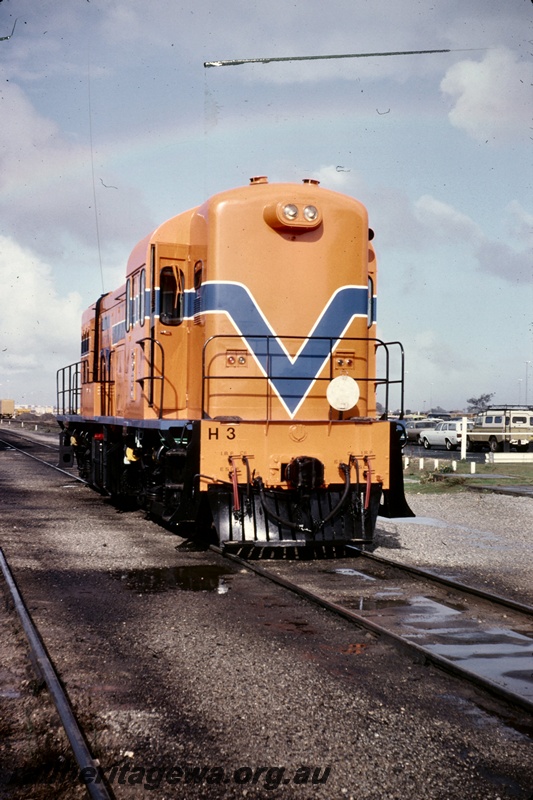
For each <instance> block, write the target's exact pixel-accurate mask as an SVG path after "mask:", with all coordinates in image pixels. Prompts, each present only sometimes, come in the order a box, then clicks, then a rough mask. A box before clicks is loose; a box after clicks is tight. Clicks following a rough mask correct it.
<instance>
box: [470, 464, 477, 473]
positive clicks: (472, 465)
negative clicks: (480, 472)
mask: <svg viewBox="0 0 533 800" xmlns="http://www.w3.org/2000/svg"><path fill="white" fill-rule="evenodd" d="M475 473H476V462H475V461H471V462H470V474H471V475H475Z"/></svg>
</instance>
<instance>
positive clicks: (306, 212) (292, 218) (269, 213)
mask: <svg viewBox="0 0 533 800" xmlns="http://www.w3.org/2000/svg"><path fill="white" fill-rule="evenodd" d="M264 218H265V221H266V222H267V223H268V224H269V225H270V227H271V228H277V229H280V228H293V229H294V228H300V229H301V230H309V229H312V228H317V227H318V226H319V225H320V223H321V222H322V214H321V213H320V211H319V209H318V208H317V207H316V206H314V205H312V204H311V203H284V202H281V203H273V204H272V205H268V206H266V208H265V210H264Z"/></svg>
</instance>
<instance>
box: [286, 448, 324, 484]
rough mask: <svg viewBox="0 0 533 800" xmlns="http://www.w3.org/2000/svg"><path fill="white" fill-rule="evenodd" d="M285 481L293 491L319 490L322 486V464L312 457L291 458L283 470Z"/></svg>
mask: <svg viewBox="0 0 533 800" xmlns="http://www.w3.org/2000/svg"><path fill="white" fill-rule="evenodd" d="M285 480H286V481H287V483H288V484H290V486H291V487H292V488H293V489H320V487H321V486H323V485H324V464H323V463H322V462H321V461H320V460H319V459H318V458H313V457H312V456H298V458H293V459H292V461H290V462H289V463H288V464H287V466H286V468H285Z"/></svg>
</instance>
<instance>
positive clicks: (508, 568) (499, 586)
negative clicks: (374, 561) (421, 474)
mask: <svg viewBox="0 0 533 800" xmlns="http://www.w3.org/2000/svg"><path fill="white" fill-rule="evenodd" d="M408 499H409V504H410V506H411V508H412V510H413V511H414V513H415V514H416V518H415V519H410V518H406V519H401V520H399V519H394V520H388V519H384V518H381V517H380V518H379V520H378V527H377V532H376V539H375V541H376V545H377V546H376V550H375V552H376V554H377V555H380V554H381V555H384V556H387V558H395V559H397V560H398V561H401V562H403V563H409V564H414V565H416V566H419V567H425V568H431V569H438V571H440V572H443V573H445V574H446V575H449V576H450V577H454V578H456V579H457V580H463V581H464V582H465V583H472V584H473V585H475V586H478V587H481V588H485V589H488V590H489V591H493V592H496V593H500V594H503V595H505V596H506V597H512V598H513V599H515V600H519V601H520V602H522V603H528V604H529V605H532V606H533V498H532V497H509V496H507V495H499V494H490V493H485V492H483V493H478V492H461V493H450V494H410V495H409V498H408ZM443 568H444V569H443Z"/></svg>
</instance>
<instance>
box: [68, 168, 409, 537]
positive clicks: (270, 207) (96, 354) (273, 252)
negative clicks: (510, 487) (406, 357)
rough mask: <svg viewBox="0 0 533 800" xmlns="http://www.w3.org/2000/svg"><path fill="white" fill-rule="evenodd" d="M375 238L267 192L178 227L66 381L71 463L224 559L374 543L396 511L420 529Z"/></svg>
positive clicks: (110, 305)
mask: <svg viewBox="0 0 533 800" xmlns="http://www.w3.org/2000/svg"><path fill="white" fill-rule="evenodd" d="M372 235H373V234H372V232H371V231H369V228H368V219H367V212H366V209H365V208H364V206H363V205H361V203H359V202H357V201H356V200H354V199H352V198H350V197H346V196H344V195H342V194H339V193H337V192H333V191H329V190H326V189H323V188H320V187H319V185H318V181H314V180H305V181H303V184H301V185H300V184H292V183H280V184H270V183H269V182H268V181H267V179H266V178H264V177H258V178H252V180H251V182H250V185H249V186H246V187H243V188H239V189H234V190H231V191H226V192H222V193H220V194H217V195H215V196H214V197H212V198H211V199H209V200H208V201H207V202H206V203H204V204H203V205H201V206H198V207H197V208H193V209H191V210H190V211H186V212H184V213H182V214H179V215H178V216H176V217H173V218H172V219H170V220H168V221H167V222H165V223H163V224H162V225H161V226H160V227H159V228H157V229H156V230H155V231H154V232H153V233H151V234H150V235H149V236H148V237H146V238H145V239H144V240H143V241H142V242H140V243H139V244H138V245H137V247H136V248H135V249H134V250H133V252H132V254H131V256H130V258H129V261H128V266H127V274H126V283H125V284H124V285H123V286H121V287H120V288H119V289H117V290H116V291H114V292H110V293H108V294H105V295H103V296H102V297H100V298H99V299H98V300H97V301H96V303H95V304H94V305H93V306H91V307H90V308H89V309H88V310H87V311H86V312H85V313H84V315H83V321H82V335H81V362H80V363H78V364H73V365H70V366H69V367H65V368H64V369H62V370H60V371H59V372H58V411H59V414H58V420H59V422H60V425H61V428H62V432H61V454H62V460H63V463H65V464H68V463H73V460H74V457H75V459H76V463H77V465H78V468H79V471H80V474H81V476H82V477H84V478H85V479H86V480H87V481H88V482H89V483H90V484H91V485H93V486H94V487H96V488H98V489H99V490H101V491H103V492H105V493H107V494H109V495H112V496H115V497H117V498H135V499H136V501H137V502H138V503H139V504H140V505H141V506H142V507H144V508H145V509H146V510H147V511H149V512H150V513H151V514H153V515H154V516H156V517H158V518H160V519H163V520H165V521H166V522H167V523H169V524H178V523H183V522H186V521H196V523H197V525H198V526H200V525H201V526H203V525H204V523H205V522H207V521H208V522H209V524H212V525H214V528H215V529H216V532H217V536H218V540H219V542H220V543H221V544H222V545H223V546H229V545H231V544H235V545H242V544H243V543H250V544H255V545H291V546H293V545H308V544H320V545H323V544H324V543H331V542H334V543H335V542H350V541H351V542H354V541H355V542H360V543H365V542H368V541H369V540H371V538H372V534H373V531H374V528H375V524H376V517H377V515H378V510H379V511H380V513H382V514H386V515H388V516H407V515H411V511H410V510H409V508H408V506H407V504H406V502H405V497H404V491H403V478H402V465H401V441H400V433H399V431H398V430H397V426H396V424H395V423H394V422H393V421H389V420H388V419H387V413H388V410H387V405H388V402H389V389H390V387H391V386H392V385H393V384H394V386H395V388H397V389H398V390H399V392H400V396H401V402H403V349H402V347H401V345H400V344H399V343H398V342H393V343H385V342H382V341H380V340H379V339H377V338H376V324H375V309H376V294H375V292H376V259H375V253H374V250H373V248H372V245H371V243H370V239H371V238H372ZM396 356H397V358H396ZM393 361H394V362H395V372H394V375H397V376H398V377H394V378H393V377H392V369H393ZM377 365H379V366H377ZM378 389H379V390H380V392H382V393H383V398H384V405H385V413H382V409H380V411H381V414H380V416H379V418H378V416H377V412H376V391H377V390H378ZM380 397H381V395H380ZM380 503H381V506H380Z"/></svg>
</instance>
